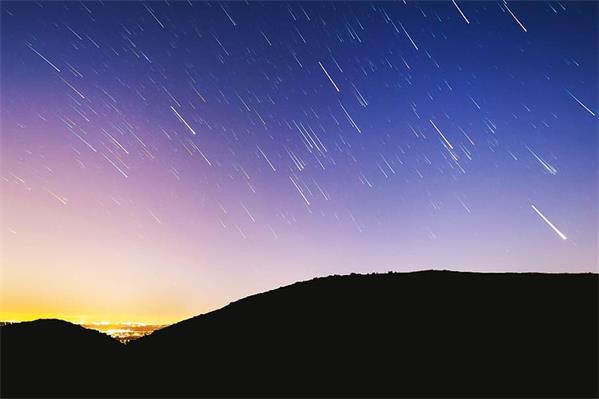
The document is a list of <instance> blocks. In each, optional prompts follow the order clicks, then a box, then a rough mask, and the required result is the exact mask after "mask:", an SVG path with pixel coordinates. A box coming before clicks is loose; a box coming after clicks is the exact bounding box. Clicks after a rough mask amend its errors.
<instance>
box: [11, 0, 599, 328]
mask: <svg viewBox="0 0 599 399" xmlns="http://www.w3.org/2000/svg"><path fill="white" fill-rule="evenodd" d="M1 7H2V9H1V18H2V24H1V25H2V27H1V35H2V39H1V68H2V69H1V84H2V86H1V87H2V90H1V100H2V104H1V110H2V123H1V129H2V131H1V152H0V154H1V168H2V173H1V176H2V180H1V181H0V187H1V195H2V206H1V209H2V223H1V225H2V233H1V234H2V241H1V242H2V248H1V258H0V261H1V275H0V277H1V293H0V304H1V312H0V319H31V318H36V317H50V316H51V317H61V318H65V319H68V320H73V321H79V320H86V321H101V320H110V321H125V320H129V321H145V322H153V323H162V322H173V321H177V320H180V319H182V318H186V317H190V316H193V315H196V314H198V313H202V312H205V311H208V310H211V309H215V308H217V307H220V306H222V305H224V304H226V303H228V302H229V301H231V300H235V299H238V298H241V297H244V296H246V295H248V294H250V293H255V292H259V291H264V290H268V289H271V288H275V287H278V286H280V285H283V284H287V283H291V282H294V281H297V280H302V279H309V278H312V277H314V276H322V275H329V274H346V273H350V272H362V273H365V272H386V271H389V270H395V271H409V270H418V269H433V268H434V269H454V270H469V271H493V272H495V271H539V272H586V271H595V272H596V271H598V266H597V201H598V198H597V188H598V187H597V149H598V147H597V144H598V142H597V141H598V132H597V130H598V129H597V128H598V124H597V112H598V109H597V107H598V100H597V97H598V90H597V87H598V84H599V83H598V79H597V68H598V65H597V45H598V43H597V41H598V39H597V38H598V17H597V15H598V4H597V3H596V2H580V3H577V2H570V1H568V2H565V1H564V2H551V3H549V2H540V1H539V2H527V3H523V2H509V3H507V4H506V3H505V2H502V1H499V2H480V3H477V2H462V1H460V2H457V3H454V2H445V3H442V2H418V3H411V2H408V3H403V2H396V3H388V2H385V3H366V2H360V3H318V2H311V3H282V2H280V3H279V2H270V3H250V4H247V3H243V2H238V3H191V2H168V3H166V2H147V3H133V2H127V3H117V2H97V3H96V2H84V3H76V2H68V3H60V2H51V3H50V2H48V3H11V2H2V3H1Z"/></svg>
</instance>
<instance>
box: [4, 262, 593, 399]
mask: <svg viewBox="0 0 599 399" xmlns="http://www.w3.org/2000/svg"><path fill="white" fill-rule="evenodd" d="M598 277H599V276H598V275H596V274H480V273H456V272H417V273H389V274H376V275H350V276H342V277H339V276H332V277H326V278H318V279H314V280H311V281H306V282H301V283H296V284H293V285H290V286H287V287H283V288H279V289H276V290H273V291H269V292H266V293H263V294H258V295H254V296H250V297H247V298H245V299H242V300H239V301H237V302H233V303H231V304H230V305H228V306H226V307H224V308H222V309H220V310H217V311H214V312H211V313H208V314H205V315H201V316H197V317H194V318H192V319H189V320H185V321H182V322H180V323H177V324H175V325H172V326H170V327H167V328H164V329H162V330H159V331H156V332H155V333H153V334H151V335H149V336H147V337H144V338H141V339H139V340H136V341H133V342H131V343H129V344H128V345H122V344H120V343H118V342H117V341H115V340H113V339H111V338H109V337H108V336H106V335H104V334H101V333H98V332H95V331H91V330H87V329H84V328H82V327H79V326H76V325H73V324H70V323H66V322H62V321H57V320H38V321H35V322H30V323H19V324H15V325H9V326H4V327H2V328H1V340H2V342H1V348H0V349H1V351H2V364H1V373H2V374H1V378H2V379H1V381H0V384H1V390H2V392H1V393H2V397H8V396H28V397H29V396H36V395H37V396H40V395H41V396H157V395H168V396H199V395H207V396H232V395H245V396H251V395H253V396H265V395H271V396H308V395H317V396H327V395H341V396H356V395H367V396H476V397H479V396H520V397H521V396H540V397H548V396H567V397H573V396H579V397H580V396H583V397H594V396H597V389H598V378H597V375H598V373H599V370H598V355H599V348H598V340H597V339H598V299H599V297H598V283H599V278H598Z"/></svg>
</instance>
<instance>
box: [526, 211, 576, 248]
mask: <svg viewBox="0 0 599 399" xmlns="http://www.w3.org/2000/svg"><path fill="white" fill-rule="evenodd" d="M530 206H531V207H532V209H533V210H534V211H535V212H536V213H537V214H538V215H539V216H540V217H541V219H543V220H544V221H545V223H547V224H548V225H549V227H551V228H552V229H553V231H555V232H556V233H557V235H558V236H559V237H560V238H561V239H562V240H564V241H566V240H567V239H568V237H566V236H565V235H564V233H562V232H561V231H559V229H558V228H557V227H555V226H554V225H553V223H551V222H550V221H549V219H547V218H546V217H545V215H543V214H542V213H541V211H539V210H538V209H537V207H536V206H534V205H533V204H530Z"/></svg>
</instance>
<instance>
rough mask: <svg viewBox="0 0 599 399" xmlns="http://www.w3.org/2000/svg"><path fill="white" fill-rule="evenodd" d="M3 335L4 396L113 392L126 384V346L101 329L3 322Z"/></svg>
mask: <svg viewBox="0 0 599 399" xmlns="http://www.w3.org/2000/svg"><path fill="white" fill-rule="evenodd" d="M0 339H1V345H0V350H1V360H2V363H1V364H0V366H1V370H0V371H1V373H0V386H1V389H2V397H7V396H25V397H33V396H61V395H63V394H71V395H76V396H78V395H82V396H84V395H86V394H89V393H91V392H93V393H95V394H96V395H104V394H107V395H108V394H111V393H112V391H113V390H114V389H115V387H118V386H120V385H122V383H123V381H122V380H121V379H120V376H119V373H118V370H117V368H118V367H119V364H118V362H119V361H122V360H124V356H123V355H124V350H125V349H126V348H125V347H124V346H123V345H121V344H120V343H119V342H117V341H115V340H114V339H113V338H111V337H110V336H108V335H106V334H103V333H101V332H98V331H95V330H89V329H86V328H83V327H81V326H79V325H76V324H72V323H69V322H66V321H63V320H56V319H42V320H36V321H32V322H23V323H15V324H10V325H5V326H2V327H0ZM107 381H110V383H109V384H106V382H107Z"/></svg>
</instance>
